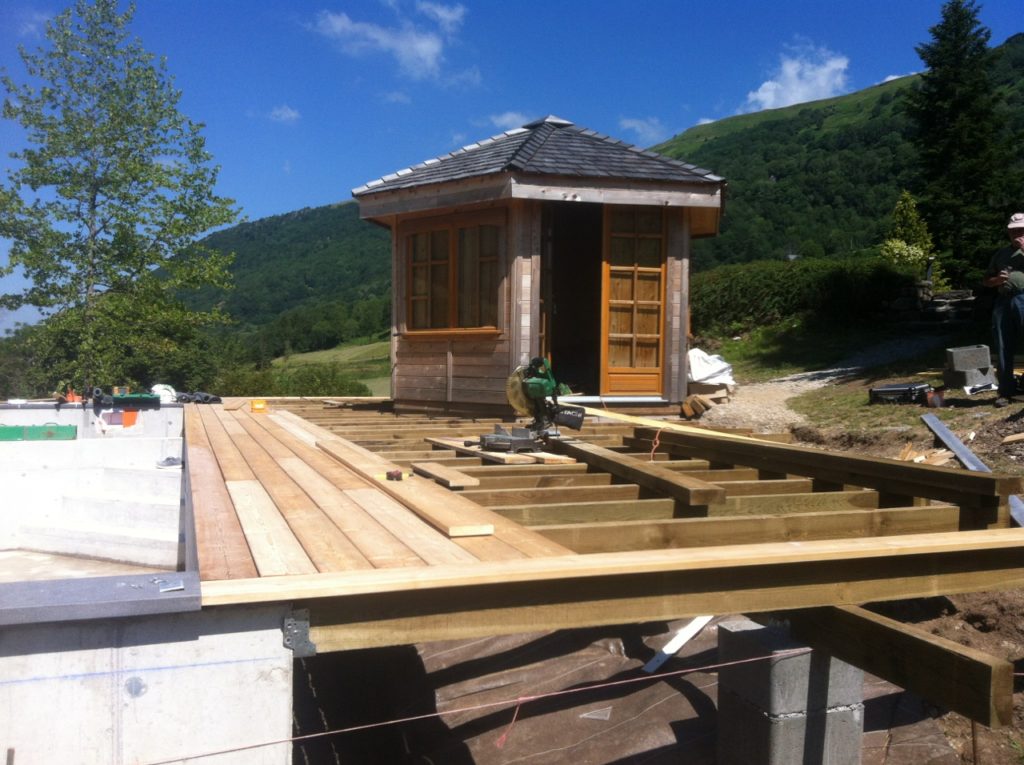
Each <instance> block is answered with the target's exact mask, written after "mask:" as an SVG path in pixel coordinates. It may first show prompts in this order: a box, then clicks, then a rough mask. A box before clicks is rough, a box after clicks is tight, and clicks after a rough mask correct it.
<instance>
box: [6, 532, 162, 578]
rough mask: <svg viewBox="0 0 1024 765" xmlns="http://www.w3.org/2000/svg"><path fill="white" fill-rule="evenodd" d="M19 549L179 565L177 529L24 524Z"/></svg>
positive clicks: (139, 563) (111, 559)
mask: <svg viewBox="0 0 1024 765" xmlns="http://www.w3.org/2000/svg"><path fill="white" fill-rule="evenodd" d="M17 537H18V545H19V547H20V549H23V550H32V551H34V552H45V553H51V554H54V555H74V556H77V557H82V558H95V559H97V560H109V561H114V562H117V563H131V564H134V565H136V566H152V567H154V568H165V569H174V568H175V567H176V566H177V564H178V557H179V556H178V529H177V527H175V528H173V529H158V528H152V527H145V528H130V527H127V526H110V525H100V524H96V523H78V524H76V523H67V522H65V523H62V524H61V525H59V526H57V525H52V524H46V525H38V526H37V525H32V524H31V523H28V524H23V525H22V526H21V527H19V529H18V534H17Z"/></svg>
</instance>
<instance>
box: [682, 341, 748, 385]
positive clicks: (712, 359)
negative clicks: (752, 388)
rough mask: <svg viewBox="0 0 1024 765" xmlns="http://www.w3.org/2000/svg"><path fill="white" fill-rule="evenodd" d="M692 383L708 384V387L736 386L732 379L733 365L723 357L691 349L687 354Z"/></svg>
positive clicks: (688, 375)
mask: <svg viewBox="0 0 1024 765" xmlns="http://www.w3.org/2000/svg"><path fill="white" fill-rule="evenodd" d="M686 361H687V366H688V367H689V371H688V373H687V377H688V379H689V380H690V382H698V383H707V384H708V385H735V384H736V381H735V380H733V379H732V364H730V363H728V362H727V361H726V360H725V359H723V358H722V357H721V356H712V355H710V354H707V353H705V352H704V351H702V350H701V349H700V348H691V349H690V351H689V353H687V354H686Z"/></svg>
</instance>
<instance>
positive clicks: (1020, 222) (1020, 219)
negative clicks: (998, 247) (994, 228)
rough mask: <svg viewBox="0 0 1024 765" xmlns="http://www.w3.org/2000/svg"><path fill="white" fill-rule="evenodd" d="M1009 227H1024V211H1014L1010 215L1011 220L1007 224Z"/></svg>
mask: <svg viewBox="0 0 1024 765" xmlns="http://www.w3.org/2000/svg"><path fill="white" fill-rule="evenodd" d="M1006 227H1007V228H1024V212H1019V213H1014V214H1013V215H1011V216H1010V222H1009V223H1007V224H1006Z"/></svg>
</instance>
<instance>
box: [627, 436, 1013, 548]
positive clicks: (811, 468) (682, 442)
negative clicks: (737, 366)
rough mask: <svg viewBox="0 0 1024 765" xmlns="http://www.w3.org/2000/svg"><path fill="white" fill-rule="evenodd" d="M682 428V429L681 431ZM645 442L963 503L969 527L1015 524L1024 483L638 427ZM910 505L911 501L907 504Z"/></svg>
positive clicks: (906, 495) (892, 492) (765, 467)
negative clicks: (1012, 516)
mask: <svg viewBox="0 0 1024 765" xmlns="http://www.w3.org/2000/svg"><path fill="white" fill-rule="evenodd" d="M677 427H678V426H677ZM637 435H638V436H639V437H641V438H654V437H655V436H658V438H659V439H660V441H661V442H662V443H664V444H666V445H667V446H668V447H669V448H671V449H672V450H677V451H680V452H684V453H693V454H697V455H700V456H701V457H704V458H708V459H711V460H713V461H720V462H724V463H729V464H740V465H748V466H750V467H756V468H758V469H760V470H764V471H771V472H774V473H779V474H793V475H804V476H810V477H812V478H816V479H820V480H823V481H828V482H832V483H835V484H852V485H855V486H863V487H867V488H872V489H876V490H878V491H880V492H886V493H887V494H889V495H893V496H899V497H904V498H914V497H930V498H933V499H939V500H942V501H944V502H951V503H953V504H958V505H960V506H961V508H962V509H963V510H964V511H965V513H964V516H963V517H962V518H961V520H962V521H963V522H964V523H965V524H967V527H968V528H988V527H991V528H1005V527H1006V526H1008V525H1009V513H1008V510H1007V505H1006V497H1007V495H1008V494H1010V493H1013V492H1016V491H1018V490H1019V488H1020V485H1021V479H1020V478H1017V477H1012V476H1005V475H1004V476H995V475H992V474H984V473H970V472H964V471H963V470H957V469H955V468H948V467H939V466H934V465H917V464H914V463H906V462H900V461H898V460H886V459H881V458H875V457H866V456H862V455H851V454H845V453H836V452H827V451H822V450H819V449H812V448H809V447H801V446H792V445H788V444H776V443H768V442H758V441H755V440H754V439H749V438H743V437H741V436H729V435H723V434H715V433H708V432H703V433H702V432H698V431H697V429H696V428H691V429H688V430H687V431H685V432H678V431H676V430H662V431H660V433H659V431H657V430H654V429H652V428H649V427H641V428H637ZM904 501H905V500H904Z"/></svg>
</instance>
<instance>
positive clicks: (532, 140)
mask: <svg viewBox="0 0 1024 765" xmlns="http://www.w3.org/2000/svg"><path fill="white" fill-rule="evenodd" d="M530 124H531V125H535V127H532V128H530V127H529V126H524V129H527V128H528V129H529V130H530V132H531V135H530V137H529V138H527V139H526V140H525V141H523V145H522V146H520V147H519V150H518V151H516V153H515V154H513V155H512V157H511V159H509V161H508V163H507V164H506V167H516V168H518V169H520V170H522V169H525V168H526V166H527V165H528V164H530V160H531V159H533V158H534V156H535V155H536V154H537V152H538V151H540V149H541V147H542V146H543V145H544V144H545V143H546V142H547V140H548V138H550V137H551V134H552V133H554V132H555V130H558V129H559V128H557V127H555V126H554V125H553V124H551V123H550V122H548V121H546V120H544V121H538V122H533V123H530Z"/></svg>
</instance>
